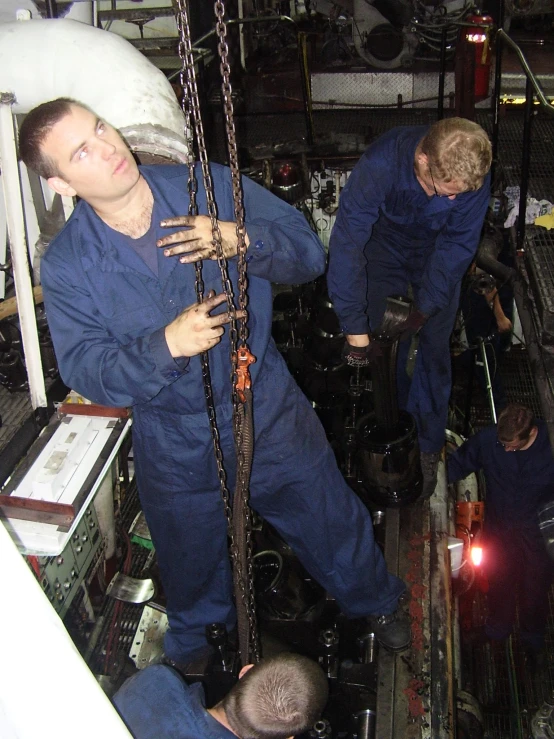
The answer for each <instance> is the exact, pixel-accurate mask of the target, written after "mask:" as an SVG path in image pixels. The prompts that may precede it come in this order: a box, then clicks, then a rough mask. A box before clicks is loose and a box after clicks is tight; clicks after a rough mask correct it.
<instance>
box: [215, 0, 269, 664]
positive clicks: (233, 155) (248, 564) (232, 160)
mask: <svg viewBox="0 0 554 739" xmlns="http://www.w3.org/2000/svg"><path fill="white" fill-rule="evenodd" d="M214 10H215V15H216V18H217V23H216V34H217V37H218V52H219V58H220V71H221V91H222V96H223V111H224V114H225V129H226V133H227V145H228V152H229V168H230V170H231V182H232V187H233V202H234V208H235V222H236V231H237V261H238V264H237V269H238V287H239V296H238V302H239V308H240V309H241V310H244V311H245V312H246V309H247V303H248V300H247V288H248V282H247V275H246V229H245V225H244V207H243V202H242V187H241V181H240V169H239V163H238V147H237V139H236V131H235V121H234V111H233V95H232V92H233V91H232V88H231V68H230V65H229V47H228V45H227V27H226V24H225V22H224V17H225V4H224V3H223V2H222V0H217V1H216V3H215V5H214ZM247 321H248V316H247V314H246V315H245V317H244V318H243V319H241V320H240V322H239V340H240V344H241V347H243V348H244V349H245V350H246V351H247V352H248V354H250V352H249V351H248V346H247V344H246V340H247V338H248V328H247ZM233 388H236V385H235V382H233ZM248 397H249V403H250V404H251V395H250V394H249V396H248ZM233 405H234V419H235V439H236V446H237V466H238V473H237V488H239V489H240V491H241V494H242V495H243V496H244V511H243V512H244V516H245V528H246V536H245V552H244V553H243V565H244V567H245V568H246V570H247V572H246V576H247V582H246V583H245V585H244V590H245V591H246V592H245V598H246V599H247V601H248V602H247V604H246V606H247V612H248V614H249V620H250V641H251V648H252V652H253V655H254V659H255V661H258V660H259V645H258V630H257V623H256V603H255V590H254V559H253V542H252V512H251V509H250V507H249V505H248V484H249V480H250V469H251V459H248V458H247V457H246V456H245V446H244V438H243V433H244V432H245V423H246V416H245V404H244V398H243V402H242V403H241V399H240V398H239V397H237V392H236V390H235V392H234V394H233ZM247 410H248V411H249V413H250V414H251V413H252V409H251V407H248V408H247ZM250 420H251V418H250Z"/></svg>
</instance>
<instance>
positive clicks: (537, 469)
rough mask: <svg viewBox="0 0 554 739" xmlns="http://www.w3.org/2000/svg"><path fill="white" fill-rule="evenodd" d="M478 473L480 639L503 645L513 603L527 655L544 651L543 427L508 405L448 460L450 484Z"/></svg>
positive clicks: (547, 462)
mask: <svg viewBox="0 0 554 739" xmlns="http://www.w3.org/2000/svg"><path fill="white" fill-rule="evenodd" d="M478 470H483V472H484V474H485V482H486V485H487V489H486V497H485V525H484V529H483V531H484V538H483V567H484V568H485V572H486V574H487V579H488V582H489V591H488V593H487V605H488V619H487V622H486V624H485V636H487V637H488V638H489V639H499V640H500V639H506V638H507V637H508V636H509V635H510V632H511V631H512V626H513V624H514V621H515V615H516V598H519V625H520V636H521V640H522V642H523V643H524V645H525V646H526V648H527V650H528V652H529V653H530V654H531V655H532V656H536V655H537V654H540V652H541V651H542V649H543V647H544V630H545V626H546V620H547V617H548V591H549V589H550V583H551V581H552V561H551V560H550V557H549V556H548V552H547V550H546V546H545V543H544V540H543V537H542V535H541V531H540V528H539V520H538V510H539V507H540V506H541V505H543V504H544V503H546V502H548V501H550V500H552V499H553V498H554V457H553V455H552V449H551V447H550V440H549V437H548V431H547V428H546V424H545V423H544V421H541V420H537V419H535V418H533V413H532V412H531V411H530V410H529V408H527V407H526V406H524V405H520V404H519V403H511V404H510V405H507V406H506V407H505V408H504V410H503V411H502V412H501V413H500V415H499V417H498V423H497V425H496V426H488V427H487V428H485V429H482V430H481V431H479V432H478V433H476V434H475V435H474V436H471V437H470V438H469V439H468V440H467V441H466V442H464V443H463V444H462V446H461V447H460V448H459V449H457V450H456V451H455V452H454V453H453V454H450V455H449V456H448V481H449V482H456V481H457V480H461V479H462V478H464V477H466V476H467V475H469V474H470V473H471V472H477V471H478Z"/></svg>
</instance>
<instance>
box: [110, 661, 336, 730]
mask: <svg viewBox="0 0 554 739" xmlns="http://www.w3.org/2000/svg"><path fill="white" fill-rule="evenodd" d="M328 693H329V688H328V684H327V679H326V677H325V675H324V673H323V670H322V669H321V667H320V666H319V665H318V664H317V663H316V662H313V661H312V660H311V659H308V658H307V657H303V656H301V655H299V654H292V653H287V652H284V653H282V654H278V655H277V656H275V657H271V658H269V659H264V660H262V661H261V662H259V663H258V664H257V665H246V666H245V667H243V668H242V670H241V672H240V675H239V681H238V683H236V684H235V685H234V686H233V687H232V688H231V690H230V691H229V693H227V695H226V696H225V697H224V698H223V700H221V701H220V702H219V703H218V704H217V705H215V706H213V708H205V707H204V695H203V689H202V685H201V683H193V684H192V685H187V684H186V683H185V682H184V680H182V678H181V677H180V676H179V675H178V673H177V672H175V671H174V670H172V669H171V667H167V666H165V665H152V666H151V667H146V668H145V669H144V670H141V671H140V672H138V673H137V674H136V675H133V677H131V678H129V679H128V680H127V681H126V682H125V683H124V684H123V685H122V687H121V688H120V689H119V690H118V691H117V693H116V694H115V695H114V698H113V700H114V703H115V705H116V707H117V710H118V711H119V713H120V715H121V717H122V719H123V720H124V721H125V723H126V725H127V727H128V729H129V731H130V732H131V733H132V734H133V736H134V737H135V739H154V737H155V739H233V738H234V737H236V736H238V737H243V739H247V737H264V739H288V737H291V739H292V737H293V736H298V735H300V734H301V733H303V732H304V731H306V730H308V729H310V728H311V727H312V726H313V725H314V723H315V722H316V721H317V720H318V719H319V717H320V716H321V712H322V711H323V709H324V708H325V704H326V702H327V696H328Z"/></svg>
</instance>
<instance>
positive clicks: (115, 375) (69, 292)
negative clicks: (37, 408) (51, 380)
mask: <svg viewBox="0 0 554 739" xmlns="http://www.w3.org/2000/svg"><path fill="white" fill-rule="evenodd" d="M41 282H42V285H43V289H44V303H45V307H46V313H47V316H48V324H49V326H50V330H51V333H52V338H53V341H54V347H55V351H56V357H57V360H58V365H59V368H60V374H61V377H62V379H63V381H64V383H65V384H66V385H67V386H68V387H70V388H73V389H74V390H76V391H77V392H79V393H81V394H82V395H84V396H85V397H86V398H88V399H89V400H92V401H93V402H94V403H100V404H101V405H107V406H114V407H126V406H130V405H133V404H135V403H143V402H147V401H149V400H151V399H152V398H153V397H154V396H156V395H157V394H158V393H159V392H160V390H161V389H162V388H163V387H165V386H166V385H170V384H171V383H173V382H175V380H176V379H177V378H179V377H181V375H182V374H183V373H184V372H185V370H186V366H187V365H188V361H189V360H188V359H187V358H178V359H173V357H172V356H171V354H170V352H169V349H168V347H167V342H166V340H165V328H164V327H162V328H160V329H157V330H155V331H153V332H152V333H150V334H148V335H145V336H142V337H140V338H137V339H135V340H134V341H131V342H130V343H128V344H126V345H121V344H119V343H118V342H117V341H116V339H115V338H113V337H111V336H110V333H109V330H108V329H107V327H106V326H105V325H104V322H103V321H102V319H101V317H100V315H99V314H98V310H97V308H96V306H95V302H94V300H93V298H92V296H91V295H90V294H89V293H88V291H87V288H86V285H87V284H88V282H87V280H86V279H85V278H84V275H82V272H80V270H79V267H78V265H77V264H75V261H74V260H69V261H67V262H66V261H65V260H63V259H59V258H56V259H44V260H43V261H42V264H41Z"/></svg>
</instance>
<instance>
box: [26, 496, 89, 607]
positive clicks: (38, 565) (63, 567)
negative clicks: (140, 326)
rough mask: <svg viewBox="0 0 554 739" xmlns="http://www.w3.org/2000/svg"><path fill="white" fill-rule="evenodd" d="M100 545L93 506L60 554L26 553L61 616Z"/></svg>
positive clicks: (86, 512) (87, 511) (69, 603)
mask: <svg viewBox="0 0 554 739" xmlns="http://www.w3.org/2000/svg"><path fill="white" fill-rule="evenodd" d="M102 546H103V538H102V534H101V532H100V529H99V527H98V519H97V517H96V511H95V510H94V506H92V505H91V506H89V507H88V508H87V509H86V511H85V514H84V516H83V517H82V519H81V520H80V521H79V524H78V526H77V527H76V529H75V531H74V532H73V534H72V535H71V538H70V540H69V541H68V542H67V544H66V546H65V549H64V550H63V551H62V553H61V554H58V555H55V556H52V557H35V556H28V557H27V561H28V562H29V564H30V566H31V568H32V570H33V571H34V573H35V575H36V577H37V579H38V581H39V582H40V585H41V587H42V589H43V590H44V592H45V593H46V595H47V596H48V599H49V600H50V602H51V603H52V605H53V607H54V608H55V610H56V611H57V613H58V614H59V615H60V616H62V617H63V616H64V615H65V614H66V613H67V609H68V608H69V606H70V605H71V601H72V600H73V598H74V597H75V595H76V593H77V591H78V589H79V586H80V585H81V583H82V582H83V581H84V579H85V577H86V574H87V570H88V569H89V567H90V564H91V562H92V561H93V559H94V557H95V555H96V554H97V553H98V552H99V550H100V549H101V547H102Z"/></svg>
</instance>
